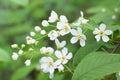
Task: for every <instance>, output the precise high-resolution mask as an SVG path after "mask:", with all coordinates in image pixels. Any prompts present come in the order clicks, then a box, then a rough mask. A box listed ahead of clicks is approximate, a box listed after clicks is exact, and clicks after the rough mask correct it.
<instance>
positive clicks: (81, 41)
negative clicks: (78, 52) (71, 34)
mask: <svg viewBox="0 0 120 80" xmlns="http://www.w3.org/2000/svg"><path fill="white" fill-rule="evenodd" d="M80 45H81V46H82V47H83V46H85V40H83V39H80Z"/></svg>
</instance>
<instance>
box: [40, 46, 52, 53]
mask: <svg viewBox="0 0 120 80" xmlns="http://www.w3.org/2000/svg"><path fill="white" fill-rule="evenodd" d="M40 52H41V53H42V54H47V55H52V54H53V52H54V49H53V48H52V47H42V48H41V49H40Z"/></svg>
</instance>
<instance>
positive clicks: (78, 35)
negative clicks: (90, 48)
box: [70, 28, 86, 47]
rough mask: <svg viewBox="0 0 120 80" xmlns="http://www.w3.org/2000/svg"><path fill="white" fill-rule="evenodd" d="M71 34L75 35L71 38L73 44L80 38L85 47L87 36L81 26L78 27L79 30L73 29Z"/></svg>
mask: <svg viewBox="0 0 120 80" xmlns="http://www.w3.org/2000/svg"><path fill="white" fill-rule="evenodd" d="M71 34H72V35H73V37H72V38H71V40H70V42H71V43H72V44H74V43H76V42H77V41H78V40H80V45H81V46H82V47H83V46H85V40H86V36H85V35H84V34H83V33H82V29H81V28H77V30H75V29H71Z"/></svg>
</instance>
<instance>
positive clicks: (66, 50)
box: [62, 47, 68, 55]
mask: <svg viewBox="0 0 120 80" xmlns="http://www.w3.org/2000/svg"><path fill="white" fill-rule="evenodd" d="M67 52H68V49H67V48H65V47H64V48H63V49H62V54H63V55H66V54H67Z"/></svg>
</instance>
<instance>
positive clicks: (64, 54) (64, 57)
mask: <svg viewBox="0 0 120 80" xmlns="http://www.w3.org/2000/svg"><path fill="white" fill-rule="evenodd" d="M55 56H56V57H57V58H58V62H61V63H62V64H66V63H67V62H68V60H70V59H71V58H72V53H71V52H70V53H68V49H67V48H65V47H64V48H63V49H62V50H61V51H59V50H56V51H55Z"/></svg>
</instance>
